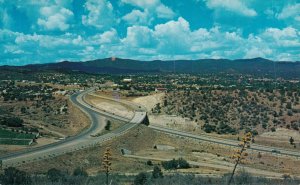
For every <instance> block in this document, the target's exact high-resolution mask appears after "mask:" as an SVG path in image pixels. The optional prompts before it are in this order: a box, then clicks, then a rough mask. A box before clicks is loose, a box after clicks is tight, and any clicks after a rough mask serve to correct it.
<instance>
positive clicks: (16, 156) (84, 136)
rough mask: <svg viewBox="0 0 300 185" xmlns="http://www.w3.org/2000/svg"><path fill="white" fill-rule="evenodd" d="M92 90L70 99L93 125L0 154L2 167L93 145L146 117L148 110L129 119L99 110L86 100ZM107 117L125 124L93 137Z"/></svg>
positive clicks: (125, 129)
mask: <svg viewBox="0 0 300 185" xmlns="http://www.w3.org/2000/svg"><path fill="white" fill-rule="evenodd" d="M92 91H93V89H90V90H87V91H84V92H80V93H76V94H74V95H72V96H71V97H70V100H71V101H72V102H73V103H74V104H75V105H76V106H77V107H78V108H80V109H81V110H82V111H83V112H84V113H85V114H87V115H88V117H89V118H90V120H91V125H90V127H89V128H87V129H85V130H84V131H82V132H81V133H80V134H78V135H76V136H73V137H69V138H67V139H65V140H62V141H59V142H56V143H52V144H49V145H45V146H41V147H37V148H32V149H29V150H24V151H20V152H16V153H11V154H8V155H5V156H0V161H2V167H3V168H6V167H10V166H19V165H21V164H25V163H30V162H35V161H39V160H43V159H47V158H52V157H56V156H59V155H62V154H66V153H69V152H73V151H77V150H81V149H84V148H88V147H93V146H95V145H98V144H101V143H103V142H105V141H108V140H110V139H113V138H115V137H117V136H120V135H122V134H124V133H126V132H128V130H130V129H131V128H133V127H135V126H137V125H138V124H139V123H141V122H142V121H143V120H144V118H145V117H146V112H142V111H140V112H135V114H134V116H133V117H132V119H131V120H129V119H125V118H123V117H120V116H117V115H113V114H109V113H107V112H103V111H101V110H98V109H96V108H94V107H92V106H91V105H89V104H87V103H86V102H85V101H84V96H85V95H86V94H87V93H90V92H92ZM105 118H110V119H116V120H120V121H123V122H125V124H124V125H123V126H121V127H119V128H117V129H116V130H114V131H112V132H110V133H108V134H105V135H101V136H99V137H92V136H91V135H93V134H95V133H99V131H101V130H103V128H104V126H105Z"/></svg>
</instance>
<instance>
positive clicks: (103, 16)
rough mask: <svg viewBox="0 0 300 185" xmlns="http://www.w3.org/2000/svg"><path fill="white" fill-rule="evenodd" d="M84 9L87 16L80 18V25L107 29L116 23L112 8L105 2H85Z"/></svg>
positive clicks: (92, 0) (94, 0)
mask: <svg viewBox="0 0 300 185" xmlns="http://www.w3.org/2000/svg"><path fill="white" fill-rule="evenodd" d="M84 7H85V9H86V10H87V12H88V14H87V15H83V16H82V24H84V25H86V26H93V27H96V28H98V29H107V28H110V27H111V26H112V25H113V24H114V23H115V22H116V20H115V16H114V12H113V11H114V9H113V6H112V4H111V3H110V2H109V1H107V0H100V1H99V0H87V2H86V3H85V5H84Z"/></svg>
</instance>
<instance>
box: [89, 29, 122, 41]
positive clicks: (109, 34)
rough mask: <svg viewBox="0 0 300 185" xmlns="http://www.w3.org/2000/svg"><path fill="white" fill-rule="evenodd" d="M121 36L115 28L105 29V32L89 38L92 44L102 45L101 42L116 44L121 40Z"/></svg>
mask: <svg viewBox="0 0 300 185" xmlns="http://www.w3.org/2000/svg"><path fill="white" fill-rule="evenodd" d="M119 40H120V39H119V36H118V33H117V31H116V30H115V29H111V30H109V31H105V32H104V33H101V34H97V35H94V36H92V37H90V38H89V39H88V42H89V43H90V44H94V45H101V44H115V43H117V42H119Z"/></svg>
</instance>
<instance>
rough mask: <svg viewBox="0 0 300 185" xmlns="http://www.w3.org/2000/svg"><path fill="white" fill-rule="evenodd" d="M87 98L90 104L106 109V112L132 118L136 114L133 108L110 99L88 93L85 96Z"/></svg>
mask: <svg viewBox="0 0 300 185" xmlns="http://www.w3.org/2000/svg"><path fill="white" fill-rule="evenodd" d="M85 100H86V101H87V102H88V103H89V104H91V105H93V106H95V107H96V108H98V109H100V110H104V111H106V112H109V113H112V114H116V115H119V116H122V117H125V118H128V119H131V118H132V117H133V115H134V112H133V110H131V109H130V108H128V107H126V106H124V105H122V104H120V103H118V102H115V101H112V100H109V99H103V98H100V97H98V96H93V95H87V96H86V97H85Z"/></svg>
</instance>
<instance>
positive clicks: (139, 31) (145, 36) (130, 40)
mask: <svg viewBox="0 0 300 185" xmlns="http://www.w3.org/2000/svg"><path fill="white" fill-rule="evenodd" d="M122 42H123V43H124V44H125V45H128V46H130V47H137V48H138V47H142V48H147V47H151V46H154V45H153V44H155V38H154V36H153V31H152V30H151V29H149V28H148V27H145V26H132V27H128V28H127V36H126V38H124V39H123V40H122Z"/></svg>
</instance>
